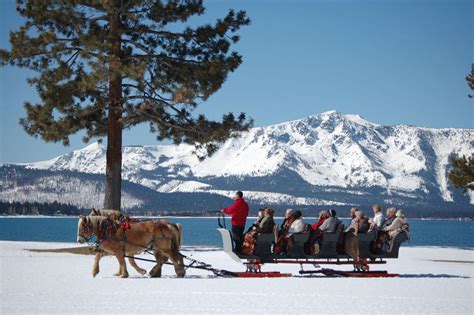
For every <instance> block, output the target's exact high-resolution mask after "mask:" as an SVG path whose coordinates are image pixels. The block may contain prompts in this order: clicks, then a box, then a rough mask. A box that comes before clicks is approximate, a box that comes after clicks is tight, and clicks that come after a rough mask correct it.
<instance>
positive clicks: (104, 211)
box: [97, 209, 121, 217]
mask: <svg viewBox="0 0 474 315" xmlns="http://www.w3.org/2000/svg"><path fill="white" fill-rule="evenodd" d="M97 212H98V213H99V215H100V216H104V217H108V216H109V215H111V214H113V215H116V214H121V212H120V211H118V210H113V209H100V210H98V211H97Z"/></svg>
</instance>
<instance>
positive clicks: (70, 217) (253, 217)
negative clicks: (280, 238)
mask: <svg viewBox="0 0 474 315" xmlns="http://www.w3.org/2000/svg"><path fill="white" fill-rule="evenodd" d="M74 218H79V215H0V219H74ZM133 218H137V219H216V220H217V219H218V218H222V217H220V216H179V215H169V216H168V215H165V216H156V215H152V216H146V215H137V216H133ZM247 218H248V219H256V218H257V217H256V216H249V217H247ZM304 218H305V219H318V217H313V216H305V217H304ZM226 219H230V217H228V216H226ZM275 219H284V217H281V216H276V217H275ZM339 219H341V220H349V219H350V218H349V217H339ZM407 219H409V220H418V221H473V218H470V217H448V218H437V217H434V218H411V217H407Z"/></svg>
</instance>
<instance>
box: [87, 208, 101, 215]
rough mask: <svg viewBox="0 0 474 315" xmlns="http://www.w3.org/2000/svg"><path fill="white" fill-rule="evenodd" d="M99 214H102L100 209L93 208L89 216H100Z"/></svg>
mask: <svg viewBox="0 0 474 315" xmlns="http://www.w3.org/2000/svg"><path fill="white" fill-rule="evenodd" d="M98 215H100V213H99V211H97V210H95V209H94V208H92V210H91V212H90V213H89V216H98Z"/></svg>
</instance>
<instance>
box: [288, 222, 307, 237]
mask: <svg viewBox="0 0 474 315" xmlns="http://www.w3.org/2000/svg"><path fill="white" fill-rule="evenodd" d="M304 226H305V224H304V222H303V219H302V218H298V219H296V220H295V221H293V223H291V226H290V228H289V229H288V233H287V234H286V237H287V238H288V237H290V236H292V235H293V234H296V233H302V232H303V231H304Z"/></svg>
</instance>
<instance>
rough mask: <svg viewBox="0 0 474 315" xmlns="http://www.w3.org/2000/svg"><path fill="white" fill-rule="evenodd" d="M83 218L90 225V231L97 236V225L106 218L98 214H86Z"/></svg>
mask: <svg viewBox="0 0 474 315" xmlns="http://www.w3.org/2000/svg"><path fill="white" fill-rule="evenodd" d="M85 218H86V220H87V224H88V225H92V231H93V233H94V234H95V235H96V236H97V233H98V232H99V227H100V225H101V224H102V223H103V222H104V219H106V218H104V217H100V216H87V217H85Z"/></svg>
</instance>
